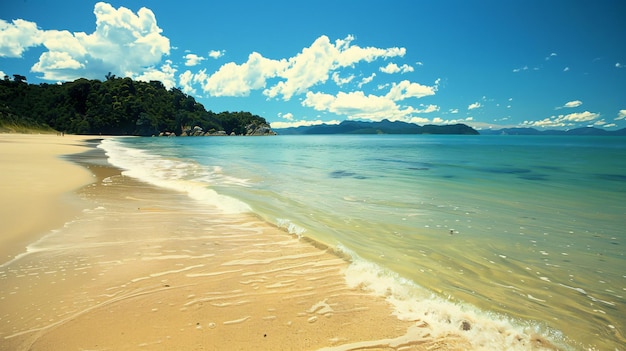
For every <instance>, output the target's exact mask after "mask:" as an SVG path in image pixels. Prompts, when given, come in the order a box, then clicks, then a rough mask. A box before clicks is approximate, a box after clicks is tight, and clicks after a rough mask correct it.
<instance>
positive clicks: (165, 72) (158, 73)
mask: <svg viewBox="0 0 626 351" xmlns="http://www.w3.org/2000/svg"><path fill="white" fill-rule="evenodd" d="M175 74H176V69H175V68H174V67H172V61H170V60H165V63H164V64H163V65H161V67H160V68H159V69H157V68H154V67H148V68H147V69H146V70H145V71H144V72H143V73H142V74H140V75H138V76H135V77H134V79H136V80H141V81H144V82H149V81H151V80H158V81H160V82H161V83H163V85H164V86H165V87H166V88H167V89H171V88H173V87H175V86H176V78H175Z"/></svg>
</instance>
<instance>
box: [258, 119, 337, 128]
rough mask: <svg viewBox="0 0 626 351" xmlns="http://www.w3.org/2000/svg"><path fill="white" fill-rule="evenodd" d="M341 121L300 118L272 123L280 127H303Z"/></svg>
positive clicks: (274, 126)
mask: <svg viewBox="0 0 626 351" xmlns="http://www.w3.org/2000/svg"><path fill="white" fill-rule="evenodd" d="M339 123H341V122H340V121H337V120H332V121H322V120H319V119H318V120H314V121H307V120H300V121H292V122H272V123H271V124H270V125H271V126H272V128H275V129H280V128H291V127H302V126H307V127H308V126H317V125H320V124H339Z"/></svg>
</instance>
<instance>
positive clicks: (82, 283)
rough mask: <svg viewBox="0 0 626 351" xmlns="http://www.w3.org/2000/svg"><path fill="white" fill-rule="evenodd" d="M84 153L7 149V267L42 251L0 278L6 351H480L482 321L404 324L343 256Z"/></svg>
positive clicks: (29, 145)
mask: <svg viewBox="0 0 626 351" xmlns="http://www.w3.org/2000/svg"><path fill="white" fill-rule="evenodd" d="M86 139H87V138H82V137H69V136H66V137H57V136H22V135H8V136H6V135H3V136H0V162H1V163H2V164H3V171H4V172H3V175H2V178H1V181H2V186H3V194H4V195H5V196H3V200H2V207H1V208H0V210H1V211H2V217H3V223H4V226H5V229H4V230H3V238H2V243H1V244H2V245H1V247H3V252H2V254H3V257H11V256H13V255H15V254H18V253H19V252H20V249H19V248H20V247H25V245H28V244H30V249H31V252H30V253H29V254H27V255H23V256H21V257H19V259H16V260H13V261H12V262H10V263H8V264H4V265H3V266H1V267H0V350H316V349H327V350H358V349H378V350H467V349H472V348H473V349H481V348H480V347H476V345H480V342H476V340H479V339H480V338H481V334H482V333H483V330H481V329H480V328H479V327H477V326H476V327H475V326H474V324H473V320H472V316H471V314H468V316H467V318H465V319H464V320H450V321H448V322H447V323H448V324H449V328H445V329H441V328H439V329H437V330H435V329H434V328H433V327H432V325H430V324H429V323H428V322H426V320H423V319H419V318H413V319H411V320H401V319H399V318H398V317H397V316H395V315H394V310H393V308H392V306H391V304H390V303H389V302H388V301H387V299H386V298H385V296H375V295H373V294H371V293H370V292H369V289H368V288H367V287H366V286H349V285H348V283H347V282H346V279H345V275H344V272H345V271H346V269H348V267H349V262H348V261H347V260H346V259H345V258H344V257H342V255H338V254H336V253H334V252H333V251H332V250H329V249H326V248H324V247H318V246H316V245H311V243H309V242H306V241H302V240H299V239H298V238H297V237H294V236H292V235H289V234H288V233H286V232H285V231H283V230H280V229H278V228H276V227H273V226H271V225H269V224H267V223H266V222H263V221H261V220H260V219H259V218H257V217H255V216H254V215H252V214H237V215H227V214H224V213H221V212H220V211H219V210H217V209H214V208H210V207H207V206H203V205H202V204H200V203H196V202H194V201H193V200H191V199H190V198H189V197H188V196H187V195H186V194H181V193H178V192H174V191H168V190H165V189H161V188H156V187H154V186H151V185H148V184H145V183H142V182H139V181H137V180H135V179H133V178H130V177H126V176H123V175H122V174H121V172H120V171H119V170H117V169H114V168H111V167H109V166H107V165H106V164H103V163H101V161H102V158H103V157H104V155H98V153H97V152H95V153H93V154H89V155H87V156H85V155H86V154H82V155H83V156H81V155H80V154H77V155H74V157H73V160H74V161H75V162H79V163H81V164H83V167H81V166H79V165H76V164H73V163H71V162H69V161H65V160H62V159H60V158H59V157H58V156H59V155H62V154H67V153H79V152H81V151H85V150H87V148H85V147H84V146H81V142H82V141H85V140H86ZM92 151H93V150H92ZM98 158H99V159H100V161H97V160H96V159H98ZM5 165H8V166H10V167H11V168H10V170H11V171H10V172H9V171H8V170H9V168H8V167H7V166H5ZM26 184H28V186H26ZM79 188H80V189H79ZM7 194H8V195H7ZM72 194H74V195H72ZM5 214H6V215H5ZM5 218H10V220H6V221H5ZM23 222H26V223H23ZM63 223H65V225H63ZM59 228H62V229H60V230H58V231H56V232H54V233H52V234H50V235H46V234H48V233H50V231H51V230H54V229H59ZM35 241H36V242H35ZM5 245H6V246H5ZM4 247H8V248H10V250H7V249H4ZM5 261H6V260H5ZM493 328H494V329H496V330H497V328H498V326H497V325H496V326H493ZM496 334H497V333H496ZM501 334H502V335H500V336H499V337H501V338H502V340H508V341H507V342H509V344H514V345H517V346H519V349H520V350H522V349H553V347H552V346H551V345H549V343H548V342H547V341H546V340H545V339H543V338H541V337H539V336H530V337H528V336H526V335H517V334H514V333H512V332H511V331H502V332H501ZM489 335H494V334H493V333H491V334H489ZM471 340H474V341H472V342H470V341H471ZM485 341H486V340H485ZM471 345H474V346H471Z"/></svg>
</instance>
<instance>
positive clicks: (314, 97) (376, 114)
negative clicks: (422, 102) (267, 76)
mask: <svg viewBox="0 0 626 351" xmlns="http://www.w3.org/2000/svg"><path fill="white" fill-rule="evenodd" d="M302 105H303V106H306V107H312V108H314V109H315V110H318V111H328V112H332V113H335V114H339V115H345V116H347V117H348V119H369V120H376V121H380V120H383V119H389V120H398V119H403V118H404V117H406V116H407V115H408V114H410V113H411V112H412V111H413V109H412V108H407V109H405V110H401V109H400V107H399V106H398V105H396V103H395V102H394V101H392V100H391V99H389V98H387V97H384V96H377V95H371V94H370V95H365V94H364V93H363V92H362V91H355V92H349V93H345V92H339V93H338V94H337V95H336V96H335V95H330V94H325V93H312V92H308V93H307V94H306V98H305V99H304V100H303V101H302Z"/></svg>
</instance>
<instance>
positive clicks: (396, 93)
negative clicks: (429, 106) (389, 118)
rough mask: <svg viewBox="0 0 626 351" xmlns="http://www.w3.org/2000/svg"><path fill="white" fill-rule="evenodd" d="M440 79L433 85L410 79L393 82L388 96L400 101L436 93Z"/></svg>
mask: <svg viewBox="0 0 626 351" xmlns="http://www.w3.org/2000/svg"><path fill="white" fill-rule="evenodd" d="M438 83H439V80H437V81H436V82H435V85H433V86H426V85H421V84H419V83H412V82H409V81H408V80H403V81H401V82H400V83H392V85H391V89H390V90H389V93H387V95H386V98H388V99H390V100H393V101H400V100H404V99H407V98H411V97H414V98H421V97H424V96H429V95H435V92H436V91H437V89H438Z"/></svg>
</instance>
